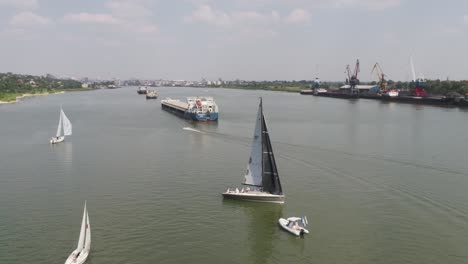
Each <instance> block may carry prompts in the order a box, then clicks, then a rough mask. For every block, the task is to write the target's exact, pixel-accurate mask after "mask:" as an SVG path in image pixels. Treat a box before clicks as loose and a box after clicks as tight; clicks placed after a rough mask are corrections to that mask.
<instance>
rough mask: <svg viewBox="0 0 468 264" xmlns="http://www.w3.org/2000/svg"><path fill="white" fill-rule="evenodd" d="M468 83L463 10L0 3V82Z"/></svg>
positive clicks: (459, 0) (307, 1) (256, 3)
mask: <svg viewBox="0 0 468 264" xmlns="http://www.w3.org/2000/svg"><path fill="white" fill-rule="evenodd" d="M411 55H412V56H413V59H414V63H415V66H416V72H417V73H418V74H423V75H424V76H425V77H426V78H431V79H435V78H441V79H446V78H447V77H449V78H450V79H454V80H458V79H468V0H445V1H442V0H224V1H215V0H212V1H210V0H206V1H204V0H104V1H98V0H79V1H78V0H0V72H7V71H12V72H17V73H31V74H40V75H42V74H45V73H53V74H57V75H67V76H76V77H84V76H88V77H101V78H112V77H116V78H130V77H136V78H166V79H186V80H199V79H201V78H202V77H205V78H208V79H215V78H219V77H221V78H223V79H236V78H239V79H247V80H292V79H295V80H303V79H313V78H315V76H316V75H318V76H319V77H320V79H322V80H344V78H345V77H344V76H345V75H344V69H345V66H346V65H347V64H352V65H354V63H355V61H356V59H357V58H359V60H360V62H361V73H360V79H361V80H373V79H376V78H375V77H374V76H371V73H370V72H371V69H372V66H373V65H374V63H375V62H379V64H380V65H381V66H382V68H383V70H384V72H385V73H386V74H387V75H388V76H389V78H390V79H394V80H403V81H405V80H408V79H410V67H409V57H410V56H411Z"/></svg>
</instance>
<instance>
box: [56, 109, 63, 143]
mask: <svg viewBox="0 0 468 264" xmlns="http://www.w3.org/2000/svg"><path fill="white" fill-rule="evenodd" d="M61 133H62V112H60V117H59V123H58V127H57V134H56V137H60V134H61Z"/></svg>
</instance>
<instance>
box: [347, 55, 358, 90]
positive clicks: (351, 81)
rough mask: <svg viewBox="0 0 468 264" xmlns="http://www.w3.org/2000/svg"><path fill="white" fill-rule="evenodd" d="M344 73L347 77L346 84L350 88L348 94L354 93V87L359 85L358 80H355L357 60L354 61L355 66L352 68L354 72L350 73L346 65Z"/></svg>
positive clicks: (349, 68)
mask: <svg viewBox="0 0 468 264" xmlns="http://www.w3.org/2000/svg"><path fill="white" fill-rule="evenodd" d="M345 73H346V74H347V77H348V82H349V86H350V93H351V94H353V93H354V89H356V86H357V85H358V84H359V79H358V78H357V76H358V73H359V60H356V65H355V66H354V71H352V72H351V67H350V66H349V64H348V65H346V71H345Z"/></svg>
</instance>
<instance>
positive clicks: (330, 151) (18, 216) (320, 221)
mask: <svg viewBox="0 0 468 264" xmlns="http://www.w3.org/2000/svg"><path fill="white" fill-rule="evenodd" d="M158 91H159V94H160V98H166V97H171V98H178V99H185V96H194V95H207V96H208V95H209V96H213V97H214V98H215V100H216V102H217V104H218V105H219V107H220V120H219V122H218V123H217V124H216V123H214V124H198V123H196V124H194V123H190V122H187V121H185V120H183V119H180V118H178V117H176V116H174V115H172V114H170V113H167V112H164V111H162V110H161V105H160V100H159V99H158V100H145V98H144V96H139V95H137V93H136V87H131V88H129V87H127V88H121V89H116V90H97V91H91V92H72V93H65V94H59V95H51V96H39V97H34V98H27V99H24V100H22V101H21V102H19V103H17V104H11V105H0V263H2V264H3V263H5V264H16V263H22V264H23V263H36V264H37V263H44V264H46V263H47V264H50V263H64V262H65V259H66V258H67V257H68V255H69V254H70V253H71V251H72V250H73V249H74V248H75V247H76V243H77V240H78V235H79V228H80V224H81V216H82V213H83V203H84V201H85V200H87V202H88V211H89V216H90V223H91V228H92V245H91V247H92V251H91V253H90V257H89V258H88V261H87V262H86V263H88V264H97V263H177V264H180V263H203V264H205V263H321V264H323V263H347V264H349V263H359V264H362V263H372V264H376V263H389V264H394V263H468V156H467V155H466V153H467V151H468V133H467V131H468V112H467V111H464V110H461V109H458V108H437V107H432V106H414V105H406V104H396V103H384V102H378V101H372V100H359V101H347V100H340V99H333V98H318V97H313V96H301V95H298V94H291V93H280V92H266V91H244V90H227V89H205V88H200V89H196V88H158ZM259 96H262V97H263V102H264V113H265V117H266V121H267V125H268V128H269V131H270V136H271V140H272V144H273V149H274V152H275V155H276V159H277V165H278V170H279V173H280V178H281V180H282V185H283V190H284V192H285V194H286V203H285V204H284V205H275V204H273V205H271V204H257V203H249V202H236V201H229V200H223V198H222V196H221V194H220V193H221V192H222V191H224V190H225V189H226V188H227V187H235V186H237V185H239V183H240V181H241V180H242V178H243V173H244V172H245V168H246V163H247V161H248V158H249V153H250V149H249V145H250V141H251V137H252V134H253V127H254V119H255V115H256V111H257V107H258V97H259ZM60 104H63V109H64V111H65V113H66V114H67V115H68V117H69V119H70V120H71V122H72V123H73V136H71V137H70V138H67V140H66V142H64V143H62V144H58V145H55V146H51V145H49V143H48V139H49V137H51V136H52V135H53V134H54V133H55V130H56V127H57V122H58V118H59V109H60ZM184 127H192V128H196V129H198V130H200V131H202V132H203V133H199V132H193V131H187V130H184V129H183V128H184ZM301 215H307V216H308V219H309V222H310V226H309V230H310V232H311V233H310V234H309V235H308V236H306V237H305V238H304V239H300V238H297V237H293V236H291V235H290V234H288V233H286V232H284V231H283V230H281V229H280V228H279V227H278V225H277V220H278V218H279V217H282V216H283V217H284V216H286V217H288V216H301Z"/></svg>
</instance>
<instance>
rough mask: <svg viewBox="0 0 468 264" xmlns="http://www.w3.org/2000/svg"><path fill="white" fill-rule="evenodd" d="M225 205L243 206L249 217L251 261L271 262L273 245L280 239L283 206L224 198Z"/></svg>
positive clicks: (257, 262)
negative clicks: (280, 219)
mask: <svg viewBox="0 0 468 264" xmlns="http://www.w3.org/2000/svg"><path fill="white" fill-rule="evenodd" d="M223 205H226V206H232V207H238V208H241V212H243V213H244V215H245V216H246V219H247V222H248V224H247V232H248V235H247V237H248V239H247V241H246V245H247V248H249V259H250V260H252V262H251V263H256V264H261V263H271V262H272V261H271V260H270V258H271V256H272V253H273V245H275V244H276V243H275V242H276V240H277V239H278V236H277V234H278V232H279V231H280V230H279V228H278V219H279V218H280V217H281V214H282V211H283V206H282V205H279V204H271V203H255V202H245V201H236V200H229V199H223Z"/></svg>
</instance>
